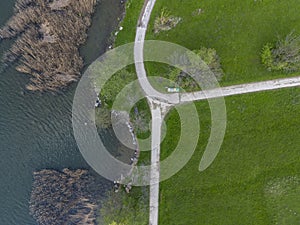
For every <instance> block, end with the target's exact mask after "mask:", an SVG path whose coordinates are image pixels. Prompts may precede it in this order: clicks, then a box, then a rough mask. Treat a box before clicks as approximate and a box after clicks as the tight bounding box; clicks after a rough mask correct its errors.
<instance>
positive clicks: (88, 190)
mask: <svg viewBox="0 0 300 225" xmlns="http://www.w3.org/2000/svg"><path fill="white" fill-rule="evenodd" d="M33 178H34V181H33V188H32V193H31V198H30V214H31V215H32V216H33V217H34V219H35V220H36V221H37V223H38V224H40V225H57V224H79V225H80V224H81V225H88V224H93V225H94V224H96V217H97V213H98V211H99V202H98V201H99V199H100V196H101V195H102V193H101V190H99V184H98V183H97V182H96V181H95V180H94V177H93V176H92V175H90V174H89V172H88V171H87V170H81V169H78V170H69V169H64V170H63V171H56V170H41V171H38V172H35V173H34V176H33Z"/></svg>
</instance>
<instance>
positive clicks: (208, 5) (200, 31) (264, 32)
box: [146, 0, 300, 86]
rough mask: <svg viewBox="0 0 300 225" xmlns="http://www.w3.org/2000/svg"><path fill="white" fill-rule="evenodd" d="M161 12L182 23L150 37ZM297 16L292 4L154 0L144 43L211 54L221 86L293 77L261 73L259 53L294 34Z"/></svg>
mask: <svg viewBox="0 0 300 225" xmlns="http://www.w3.org/2000/svg"><path fill="white" fill-rule="evenodd" d="M163 8H165V9H166V10H167V11H169V12H170V15H173V16H177V17H181V18H182V20H181V22H179V24H178V25H177V26H176V27H175V28H173V29H172V30H169V31H162V32H160V33H158V34H154V32H153V29H154V20H155V18H156V17H157V16H159V15H160V13H161V10H162V9H163ZM198 9H201V13H200V14H199V15H197V10H198ZM299 11H300V4H299V1H297V0H286V1H284V0H256V1H255V0H244V1H241V0H201V1H199V0H189V1H184V0H174V1H170V0H169V1H168V0H157V1H156V5H155V7H154V10H153V13H152V17H151V21H150V23H149V27H148V34H147V37H146V38H147V39H157V40H165V41H170V42H174V43H177V44H180V45H182V46H185V47H187V48H189V49H191V50H193V49H199V48H200V47H201V46H204V47H209V48H214V49H216V51H217V53H218V55H219V56H220V59H221V64H222V67H223V69H224V71H225V74H226V75H225V77H224V78H223V79H222V82H221V84H222V85H223V86H224V85H230V84H236V83H244V82H251V81H260V80H268V79H272V78H273V79H274V78H278V77H286V76H295V75H297V74H282V73H280V72H268V71H266V69H265V68H264V66H263V65H262V64H261V59H260V53H261V49H262V47H263V45H264V44H266V43H267V42H270V43H274V42H276V40H277V39H278V36H279V37H281V38H284V37H285V36H286V35H287V34H289V33H290V32H291V31H295V33H296V34H300V14H299ZM149 72H151V69H150V71H149Z"/></svg>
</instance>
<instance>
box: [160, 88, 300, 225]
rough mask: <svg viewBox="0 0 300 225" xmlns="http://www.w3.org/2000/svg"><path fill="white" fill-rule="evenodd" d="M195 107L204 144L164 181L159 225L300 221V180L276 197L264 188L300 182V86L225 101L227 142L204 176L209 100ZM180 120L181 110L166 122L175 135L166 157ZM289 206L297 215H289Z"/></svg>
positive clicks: (165, 147)
mask: <svg viewBox="0 0 300 225" xmlns="http://www.w3.org/2000/svg"><path fill="white" fill-rule="evenodd" d="M196 104H197V106H198V109H199V118H200V121H201V127H202V129H201V136H200V141H199V145H198V148H197V149H196V151H195V153H194V156H193V157H192V159H191V161H190V162H189V163H188V164H187V165H186V166H185V167H184V169H182V170H181V171H180V172H179V173H178V174H176V175H175V176H173V177H172V178H171V179H169V180H167V181H164V182H163V183H161V188H160V189H161V195H160V224H170V225H179V224H180V225H181V224H182V225H185V224H199V225H200V224H201V225H202V224H209V225H212V224H222V225H223V224H228V225H231V224H235V225H237V224H243V225H244V224H262V225H266V224H276V223H275V222H274V221H279V223H278V224H297V223H298V222H299V215H300V204H299V201H298V200H297V199H295V198H293V197H292V196H296V195H298V194H299V187H300V186H299V185H300V182H299V181H298V182H297V183H293V186H294V187H293V188H290V189H289V190H288V193H287V194H286V195H284V194H283V195H282V196H281V195H278V196H276V195H274V196H270V195H268V194H267V193H266V188H268V186H270V185H269V183H270V182H271V183H272V181H273V180H276V179H281V180H282V179H286V178H287V177H297V178H298V180H299V179H300V173H299V171H300V133H299V130H298V129H299V124H300V122H299V117H300V89H299V88H298V89H297V88H292V89H285V90H279V91H271V92H264V93H256V94H248V95H242V96H234V97H228V98H226V105H227V111H228V123H227V126H228V127H227V132H226V136H225V139H224V143H223V145H222V148H221V150H220V153H219V154H218V156H217V158H216V160H215V161H214V162H213V164H212V165H211V166H210V167H209V168H208V169H207V170H206V171H204V172H201V173H200V172H199V171H198V167H199V162H200V159H201V156H202V154H203V151H204V148H205V146H206V143H207V139H208V135H209V132H210V113H209V108H208V104H207V103H206V102H198V103H196ZM177 119H178V118H177V114H176V113H175V112H172V113H171V114H170V115H169V117H168V120H167V123H168V125H169V124H170V130H168V131H169V133H172V135H167V137H166V140H164V142H163V143H162V158H164V157H166V156H167V155H168V154H170V152H169V151H171V149H172V148H170V147H169V146H170V145H171V146H172V143H173V142H174V140H176V139H177V137H176V136H179V133H176V132H175V131H176V129H175V127H176V125H174V124H176V123H174V121H176V120H177ZM174 126H175V127H174ZM282 183H283V182H282ZM286 208H292V210H294V211H295V212H296V213H298V214H297V215H298V216H297V215H290V214H288V215H286V214H283V212H282V211H281V210H283V209H285V210H286ZM286 211H288V210H286ZM284 221H289V222H284ZM291 221H293V222H291Z"/></svg>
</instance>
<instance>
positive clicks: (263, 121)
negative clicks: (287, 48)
mask: <svg viewBox="0 0 300 225" xmlns="http://www.w3.org/2000/svg"><path fill="white" fill-rule="evenodd" d="M142 5H143V1H142V0H135V1H133V0H131V1H130V0H129V4H128V6H129V7H128V9H127V15H126V17H125V20H124V22H123V24H122V26H124V30H123V31H121V32H120V33H119V35H118V37H117V40H116V45H121V44H124V43H128V42H130V41H133V40H134V35H135V25H136V21H137V18H138V16H139V10H140V9H141V7H142ZM164 7H166V9H167V10H169V11H170V13H171V15H174V16H179V17H181V18H182V21H181V22H180V23H179V24H178V25H177V26H176V27H175V28H174V29H172V30H170V31H165V32H161V33H159V34H154V33H153V24H154V19H155V17H156V16H158V15H159V14H160V11H161V9H162V8H164ZM199 8H201V12H202V13H200V15H196V16H195V13H194V12H195V10H197V9H199ZM299 9H300V2H299V1H297V0H286V1H283V0H261V1H260V0H257V1H254V0H251V1H249V0H245V1H241V0H240V1H238V0H201V1H199V0H189V1H184V0H174V1H170V0H169V1H166V0H165V1H163V0H157V3H156V6H155V9H154V12H153V14H152V18H151V22H150V26H149V30H148V34H147V39H158V40H165V41H170V42H175V43H178V44H180V45H183V46H185V47H187V48H189V49H198V48H200V47H201V46H205V47H210V48H215V49H216V50H217V53H218V54H219V56H220V58H221V64H222V67H223V69H224V71H225V74H226V75H225V77H224V78H223V79H222V81H221V85H222V86H225V85H231V84H237V83H245V82H253V81H261V80H269V79H275V78H283V77H287V76H296V75H297V74H296V73H294V74H284V73H279V72H276V73H275V72H269V71H267V70H266V69H265V68H264V67H263V65H261V63H260V51H261V48H262V47H263V45H264V44H265V43H267V42H274V41H276V40H277V36H280V37H284V36H286V35H287V34H288V33H290V32H291V31H292V30H295V32H296V33H297V34H300V13H299V11H300V10H299ZM146 69H147V72H148V74H152V73H153V74H152V75H157V73H159V71H160V69H159V67H156V66H155V65H153V64H147V68H146ZM161 71H165V69H164V68H163V66H162V68H161ZM162 73H163V72H162ZM225 100H226V106H227V116H228V119H227V131H226V136H225V139H224V143H223V145H222V148H221V150H220V152H219V154H218V156H217V158H216V160H215V161H214V162H213V164H212V165H211V166H210V167H209V168H208V169H207V170H205V171H204V172H199V171H198V167H199V162H200V159H201V156H202V154H203V152H204V150H205V146H206V144H207V140H208V137H209V133H210V125H211V121H210V110H209V106H208V104H207V102H205V101H203V102H196V103H195V104H196V106H197V109H198V113H199V119H200V123H201V135H200V139H199V143H198V146H197V149H196V151H195V153H194V155H193V157H192V158H191V160H190V162H189V163H188V164H187V165H186V166H185V167H184V168H183V169H182V170H181V171H180V172H179V173H177V174H176V175H175V176H173V177H172V178H170V179H169V180H167V181H164V182H162V183H161V186H160V211H159V224H163V225H190V224H193V225H194V224H195V225H214V224H215V225H245V224H257V225H260V224H261V225H268V224H269V225H274V224H280V225H282V224H286V225H297V224H300V197H299V196H300V132H299V127H300V88H288V89H282V90H274V91H269V92H261V93H253V94H246V95H237V96H232V97H227V98H225ZM166 120H167V126H168V131H167V136H166V138H165V140H164V141H163V143H162V145H161V154H162V156H161V158H162V159H164V158H165V157H167V156H168V155H169V154H170V152H171V151H172V149H173V147H174V146H175V145H176V142H177V140H178V137H179V135H180V122H179V118H178V115H177V113H176V111H171V112H170V113H169V115H168V116H167V118H166Z"/></svg>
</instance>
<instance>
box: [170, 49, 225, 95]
mask: <svg viewBox="0 0 300 225" xmlns="http://www.w3.org/2000/svg"><path fill="white" fill-rule="evenodd" d="M193 52H194V53H195V54H197V55H198V56H199V57H200V58H201V59H202V60H203V62H204V63H205V64H206V65H207V66H206V65H205V66H204V64H201V63H198V62H195V63H193V62H192V61H193V59H194V57H193V56H189V55H187V57H180V56H178V57H177V59H176V56H175V59H174V60H173V61H175V64H180V65H181V66H184V65H185V64H186V65H187V68H189V67H190V65H191V64H192V68H193V67H194V66H195V67H197V68H195V69H197V71H198V69H199V71H198V72H199V73H197V74H200V76H201V77H198V78H200V79H196V80H202V81H204V80H206V77H205V76H206V75H205V74H206V73H205V71H206V70H207V67H208V69H209V70H210V71H211V72H212V73H213V74H214V76H215V77H216V78H217V80H221V78H222V76H223V75H224V72H223V70H222V68H221V63H220V58H219V56H218V55H217V52H216V50H215V49H212V48H205V47H202V48H200V49H198V50H194V51H193ZM178 58H179V59H178ZM178 60H179V61H180V62H177V63H176V61H178ZM194 64H195V65H194ZM199 66H200V67H201V66H202V68H198V67H199ZM207 76H209V75H207ZM168 79H170V80H172V81H174V82H176V83H177V84H178V85H179V86H180V87H181V88H183V89H185V90H186V91H197V90H199V87H198V84H197V82H195V80H194V79H193V78H192V77H191V76H190V75H188V74H186V73H185V72H183V71H181V70H180V69H178V68H172V69H171V71H170V72H169V74H168ZM208 80H209V79H208Z"/></svg>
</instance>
